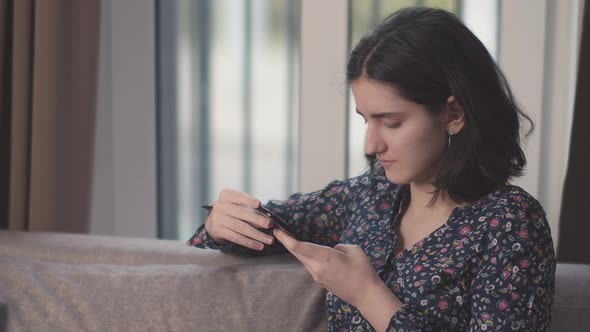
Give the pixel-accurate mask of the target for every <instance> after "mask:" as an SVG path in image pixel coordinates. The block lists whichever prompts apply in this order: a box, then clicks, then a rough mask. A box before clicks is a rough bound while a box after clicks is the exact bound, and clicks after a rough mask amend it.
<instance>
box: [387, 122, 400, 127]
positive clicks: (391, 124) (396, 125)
mask: <svg viewBox="0 0 590 332" xmlns="http://www.w3.org/2000/svg"><path fill="white" fill-rule="evenodd" d="M401 125H402V123H401V122H396V123H386V124H385V126H386V127H387V128H399V127H400V126H401Z"/></svg>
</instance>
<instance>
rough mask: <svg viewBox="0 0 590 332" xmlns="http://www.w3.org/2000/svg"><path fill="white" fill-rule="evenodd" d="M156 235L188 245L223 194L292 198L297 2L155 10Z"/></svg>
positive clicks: (228, 0) (249, 0)
mask: <svg viewBox="0 0 590 332" xmlns="http://www.w3.org/2000/svg"><path fill="white" fill-rule="evenodd" d="M157 6H158V7H157V12H158V13H157V15H158V53H159V54H158V56H159V60H158V93H159V95H158V96H159V97H158V99H159V100H158V132H159V135H158V136H159V184H160V185H159V188H160V189H159V190H160V195H159V196H160V199H159V223H160V226H159V233H160V237H163V238H186V236H187V234H190V233H191V232H192V231H194V229H195V227H196V226H197V225H198V224H199V222H201V221H202V220H204V219H205V218H204V217H205V214H204V212H203V211H202V210H201V205H203V204H208V203H210V202H211V201H213V200H215V199H216V198H217V195H218V194H219V192H220V191H221V190H222V189H223V188H232V189H236V190H240V191H244V192H248V193H250V194H252V195H254V196H256V197H258V198H260V199H261V200H263V201H264V200H267V199H270V198H282V197H286V196H287V194H288V193H290V192H293V191H295V190H296V189H297V188H296V185H295V184H296V174H297V160H296V159H297V158H296V157H297V154H296V153H297V146H296V142H297V112H296V110H297V109H298V106H297V104H298V98H297V94H298V93H297V88H298V72H299V69H298V66H299V64H298V60H299V59H298V56H297V54H298V47H299V37H298V33H299V13H300V8H299V6H300V4H299V1H296V0H244V1H234V0H215V1H212V0H201V1H192V0H175V1H159V2H158V4H157Z"/></svg>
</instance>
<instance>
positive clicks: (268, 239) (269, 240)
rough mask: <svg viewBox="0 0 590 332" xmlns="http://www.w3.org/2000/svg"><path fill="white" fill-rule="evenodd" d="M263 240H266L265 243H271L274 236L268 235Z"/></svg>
mask: <svg viewBox="0 0 590 332" xmlns="http://www.w3.org/2000/svg"><path fill="white" fill-rule="evenodd" d="M265 240H266V243H268V244H272V241H273V240H274V237H272V236H269V237H267V238H265Z"/></svg>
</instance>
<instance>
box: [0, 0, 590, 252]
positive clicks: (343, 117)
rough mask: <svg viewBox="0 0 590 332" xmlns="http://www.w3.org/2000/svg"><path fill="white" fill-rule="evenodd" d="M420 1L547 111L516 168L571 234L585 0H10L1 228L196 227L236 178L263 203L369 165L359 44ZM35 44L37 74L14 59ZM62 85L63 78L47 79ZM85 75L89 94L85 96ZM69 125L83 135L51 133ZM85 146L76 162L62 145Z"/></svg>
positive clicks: (173, 234)
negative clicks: (567, 221) (18, 103)
mask: <svg viewBox="0 0 590 332" xmlns="http://www.w3.org/2000/svg"><path fill="white" fill-rule="evenodd" d="M48 3H49V4H48ZM89 4H92V5H89ZM413 5H421V6H429V7H437V8H443V9H445V10H448V11H450V12H453V13H455V14H456V15H457V16H459V17H460V18H461V19H462V20H463V21H464V22H465V23H466V25H467V26H468V27H469V28H470V29H471V30H472V31H473V32H474V33H475V34H476V35H477V36H478V37H479V38H480V39H481V40H482V42H483V43H484V44H485V46H486V47H487V49H488V51H489V52H490V54H491V55H492V56H493V57H494V59H496V61H497V62H498V63H499V65H500V66H501V67H502V69H503V70H504V71H505V73H506V75H507V77H508V79H509V81H510V83H511V85H512V88H513V89H514V92H515V95H516V97H517V99H518V101H519V103H520V104H521V105H522V106H523V108H524V109H525V111H526V112H527V113H528V114H529V115H530V116H531V117H532V118H533V120H534V121H535V123H536V131H535V132H534V134H533V135H532V136H531V137H529V139H528V140H527V141H526V151H525V152H526V155H527V159H528V168H527V172H526V175H525V176H524V177H522V178H520V179H515V180H514V181H513V182H514V183H515V184H517V185H520V186H522V187H523V188H524V189H526V190H527V191H529V192H530V193H531V194H533V196H535V197H537V198H538V199H539V201H540V202H541V203H542V204H543V206H544V207H545V209H546V211H547V215H548V219H549V222H550V224H551V227H552V231H553V237H554V241H555V242H558V238H559V234H558V233H559V229H560V220H561V219H563V217H561V216H560V213H561V208H562V200H563V190H564V189H563V188H564V183H565V180H566V173H567V169H568V160H569V157H570V155H569V153H570V139H571V137H572V123H573V122H574V120H573V119H574V108H575V107H574V106H575V102H576V82H577V80H578V75H579V72H580V70H579V66H578V60H579V50H580V40H581V35H582V28H583V25H582V23H583V9H584V0H567V1H555V0H522V1H509V0H438V1H434V0H422V1H418V0H415V1H405V0H323V1H312V0H95V1H90V0H89V1H85V2H75V1H66V0H63V1H58V0H55V1H48V2H45V3H44V2H35V1H28V0H27V1H21V2H19V1H11V0H1V1H0V8H1V9H2V10H3V12H1V13H2V14H1V15H2V18H6V19H5V20H2V22H4V25H3V26H2V29H3V30H2V34H1V35H2V36H3V39H2V40H0V42H1V43H3V45H8V46H9V47H8V48H3V49H4V50H8V51H5V52H3V53H2V54H3V55H2V56H3V58H0V59H1V60H2V61H0V63H2V64H3V66H0V68H3V70H4V69H5V68H10V67H11V66H12V72H11V73H6V72H3V73H2V76H3V77H7V76H6V75H9V74H10V75H9V76H10V77H9V78H10V79H6V80H5V81H4V82H12V85H10V84H9V85H8V86H10V87H12V90H10V89H8V90H7V89H6V88H5V86H3V87H4V88H3V89H2V90H1V91H9V90H10V91H9V92H10V93H9V94H7V96H11V98H12V99H10V98H9V99H3V100H8V101H6V102H3V105H12V106H11V108H10V109H11V110H12V113H11V115H10V116H8V115H6V116H4V117H3V118H2V119H4V120H3V121H4V122H0V127H1V128H0V129H2V128H4V129H6V128H12V131H11V132H10V133H9V132H7V131H4V137H9V138H11V139H9V140H8V141H9V142H10V143H8V144H3V145H2V146H0V148H3V149H4V150H1V149H0V152H2V151H4V155H7V156H11V158H12V159H11V160H10V161H8V159H5V163H4V164H5V165H8V166H5V167H4V168H0V171H2V170H4V171H3V173H2V175H3V176H4V177H3V178H2V179H3V180H4V181H5V182H6V186H3V187H5V189H4V190H3V191H2V193H0V194H2V195H3V196H0V202H3V205H2V206H0V208H1V207H5V209H4V212H3V213H4V214H3V218H4V219H3V220H4V221H3V224H2V225H3V227H4V228H12V229H29V230H53V231H67V232H87V233H92V234H103V235H119V236H132V237H148V238H166V239H180V240H184V239H187V238H188V237H190V235H191V233H192V232H194V230H195V229H196V228H197V227H198V226H200V225H201V224H202V222H203V221H204V219H205V214H204V212H203V211H202V210H201V205H204V204H208V203H210V202H212V201H214V200H215V199H216V198H217V195H218V194H219V192H220V191H221V190H222V189H223V188H232V189H236V190H240V191H244V192H247V193H250V194H251V195H253V196H256V197H258V198H260V199H261V200H262V201H263V202H264V201H266V200H269V199H284V198H286V197H287V196H288V195H289V194H290V193H294V192H299V191H311V190H316V189H320V188H322V187H323V186H324V185H326V184H327V183H328V182H329V181H332V180H335V179H344V178H347V177H351V176H355V175H358V174H360V173H362V172H363V171H364V170H365V162H364V157H363V144H364V126H363V122H362V119H360V117H359V116H358V115H356V114H355V112H354V103H353V101H352V100H351V96H350V91H349V89H348V87H347V86H346V84H345V65H346V59H347V55H348V53H349V51H350V50H351V48H352V47H353V46H354V45H355V44H356V42H357V41H358V40H359V39H360V38H361V36H363V35H364V34H365V33H367V32H369V31H370V30H371V29H372V28H373V27H374V26H375V25H376V24H378V23H379V22H380V21H381V20H382V19H383V18H384V17H385V16H387V15H388V14H391V13H393V12H394V11H395V10H397V9H400V8H403V7H407V6H413ZM31 13H34V14H35V15H36V16H35V15H32V16H31ZM80 13H83V14H84V15H86V16H84V15H81V14H80ZM22 20H25V22H28V23H27V24H29V25H26V24H22V26H20V25H19V22H22ZM31 22H32V23H35V24H32V23H31ZM64 22H65V23H64ZM27 27H29V28H27ZM6 31H8V32H6ZM47 31H49V32H47ZM51 31H53V32H54V35H53V38H54V40H53V41H51V39H50V41H48V42H44V40H45V39H44V38H42V37H43V36H45V35H47V36H49V35H50V32H51ZM19 34H21V35H24V36H25V37H26V38H17V36H19ZM4 37H6V38H4ZM68 38H69V39H68ZM21 39H22V40H24V41H27V40H29V41H31V40H33V42H30V43H28V44H27V43H26V42H23V43H22V44H23V45H21V44H19V43H18V40H21ZM69 40H73V41H69ZM84 43H87V44H89V45H90V46H88V45H86V44H84ZM27 45H28V46H27ZM52 45H53V46H52ZM55 45H57V46H55ZM84 45H86V46H84ZM52 47H53V48H52ZM67 47H70V51H71V50H73V51H72V52H66V51H64V49H65V48H67ZM21 49H22V50H25V51H26V52H25V51H23V52H24V53H22V54H28V56H29V57H20V56H19V54H21V53H18V52H20V51H19V50H21ZM33 50H34V52H33ZM52 50H53V51H52ZM17 51H18V52H17ZM72 54H73V55H72ZM19 59H25V60H26V59H28V60H27V61H24V62H25V63H24V64H22V68H24V71H23V72H24V73H25V74H26V75H15V70H16V69H15V68H17V65H19V61H20V60H19ZM43 59H46V60H43ZM80 59H83V61H82V60H80ZM84 61H86V62H84ZM6 63H8V64H9V66H6V65H5V64H6ZM27 64H28V65H27ZM83 64H88V66H83ZM29 65H30V66H29ZM78 65H79V66H81V67H79V68H78V67H76V66H78ZM60 66H62V67H60ZM19 68H20V67H19ZM27 68H28V69H27ZM31 68H32V69H31ZM43 68H56V69H52V70H53V71H51V70H49V69H47V70H44V69H43ZM59 68H66V69H65V70H66V71H65V74H64V72H62V71H59ZM71 68H78V69H77V70H73V69H71ZM68 73H69V74H68ZM15 77H16V78H18V77H25V78H26V80H25V82H24V83H22V86H31V87H32V89H25V88H23V89H24V90H23V91H27V93H28V96H29V99H27V98H25V99H23V100H24V101H27V100H29V101H30V102H28V103H26V102H25V103H24V104H23V105H28V106H26V107H25V109H27V110H29V112H28V113H18V112H16V111H15V106H14V104H15V100H18V98H17V97H18V96H17V95H15V91H17V90H16V88H17V85H15V83H14V81H15V80H14V79H15ZM56 77H58V78H56ZM77 79H78V80H77ZM80 79H81V81H79V80H80ZM60 80H61V81H60ZM64 81H65V82H67V84H65V85H64V84H62V83H63V82H64ZM56 82H62V83H59V84H57V83H56ZM80 82H90V84H89V85H88V86H86V85H84V84H80ZM17 83H18V82H17ZM41 87H46V88H45V89H46V90H42V89H41ZM51 89H61V90H56V91H58V92H59V93H49V92H45V93H40V92H38V91H53V90H51ZM81 89H82V90H81ZM84 91H86V92H88V91H89V92H88V93H89V95H88V98H84V99H82V97H80V99H81V100H84V101H89V102H88V104H84V105H82V104H76V103H75V102H69V101H70V100H71V98H74V99H75V98H76V96H84V95H83V94H82V92H84ZM52 96H58V97H59V98H58V97H55V98H54V97H52ZM56 98H57V99H56ZM54 99H55V100H54ZM64 100H65V101H64ZM48 105H49V106H48ZM51 105H53V106H51ZM64 105H65V106H64ZM45 107H52V110H53V111H54V112H56V113H55V114H63V113H64V112H65V111H64V110H66V109H71V110H72V111H71V113H68V114H70V115H68V116H67V117H59V116H57V117H55V116H51V114H52V113H49V112H47V111H46V110H45ZM6 109H9V108H8V107H7V108H6ZM86 109H88V110H90V111H89V112H88V113H87V116H86V117H84V119H85V120H84V121H85V122H84V121H78V122H75V121H72V120H71V119H72V116H73V115H75V116H76V117H79V116H81V115H80V114H81V113H82V111H81V110H86ZM9 113H10V112H3V114H9ZM19 114H24V115H19ZM72 114H73V115H72ZM85 114H86V113H85ZM21 117H22V118H21ZM15 121H16V122H15ZM10 123H12V125H11V126H10V125H7V124H10ZM15 123H16V124H15ZM81 123H83V124H84V125H80V124H81ZM49 124H50V125H49ZM60 124H62V125H63V126H66V127H67V126H70V127H73V128H78V129H77V130H78V131H77V134H76V133H74V134H72V135H70V136H67V138H63V137H62V138H61V139H55V140H48V137H53V136H51V135H50V134H47V133H53V134H55V135H57V136H59V134H60V133H62V134H63V130H64V129H63V127H60ZM70 127H68V128H70ZM14 128H23V132H25V133H28V134H27V135H28V136H27V135H23V136H22V137H24V138H23V140H20V139H17V138H15V133H18V132H19V131H17V130H15V129H14ZM35 128H45V129H43V130H45V131H46V134H36V135H35V134H34V133H35V132H36V131H35ZM37 130H38V129H37ZM0 132H2V131H0ZM57 136H56V137H57ZM82 136H83V137H84V140H81V139H79V137H82ZM27 137H28V138H27ZM72 137H74V138H73V139H72ZM15 142H16V143H18V144H20V145H18V146H19V147H22V148H23V151H24V152H23V153H22V155H21V154H17V155H15V151H20V149H19V148H14V147H12V148H9V147H10V146H14V144H16V143H15ZM19 142H20V143H19ZM83 143H84V144H83ZM50 144H51V145H50ZM49 147H51V148H49ZM59 147H61V148H59ZM64 147H68V149H69V150H68V151H69V153H70V154H67V153H65V154H64V155H63V156H62V155H59V154H58V153H57V152H56V151H58V150H59V151H63V150H64ZM27 151H28V152H27ZM71 155H75V156H76V158H77V159H76V158H74V159H75V160H76V161H75V162H71V163H65V164H67V165H69V166H65V167H64V163H63V159H61V160H62V162H59V158H58V157H56V156H62V157H63V158H70V157H68V156H71ZM72 158H73V157H72ZM74 159H72V160H74ZM56 160H57V161H56ZM15 163H16V164H15ZM48 165H49V166H48ZM0 166H1V165H0ZM80 169H84V170H85V171H84V172H80ZM17 170H20V171H17ZM17 175H18V177H17ZM19 179H20V180H19ZM47 188H53V189H47ZM15 206H16V207H15ZM9 207H10V209H9ZM0 210H1V209H0ZM52 220H53V221H52Z"/></svg>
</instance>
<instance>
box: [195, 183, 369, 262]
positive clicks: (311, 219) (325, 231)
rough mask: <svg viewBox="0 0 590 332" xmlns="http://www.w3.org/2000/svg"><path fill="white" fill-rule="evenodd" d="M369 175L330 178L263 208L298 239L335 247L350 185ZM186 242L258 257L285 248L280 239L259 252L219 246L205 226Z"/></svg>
mask: <svg viewBox="0 0 590 332" xmlns="http://www.w3.org/2000/svg"><path fill="white" fill-rule="evenodd" d="M363 177H364V178H365V180H363ZM368 177H369V175H367V174H365V175H361V176H360V177H358V178H352V179H348V180H346V181H333V182H331V183H330V184H329V185H327V186H326V187H325V188H323V189H322V190H318V191H315V192H311V193H306V194H303V193H296V194H293V195H291V196H290V197H289V198H288V199H287V200H284V201H279V200H271V201H269V202H268V203H267V204H265V207H266V208H268V209H269V210H271V211H272V212H274V213H275V214H277V215H278V216H279V217H281V218H282V219H283V220H284V221H285V222H287V223H289V224H290V226H292V228H293V229H295V230H297V231H298V235H299V236H300V237H301V240H303V241H309V242H314V243H317V244H320V245H325V246H334V245H336V244H337V243H338V240H339V238H340V234H341V233H342V231H343V230H344V229H345V227H346V224H347V211H348V209H349V204H350V202H351V191H352V187H355V190H358V188H357V187H359V186H358V184H360V183H361V182H362V183H368V182H369V179H368ZM187 244H188V245H191V246H194V247H198V248H210V249H218V250H221V251H223V252H228V253H232V254H236V255H241V256H258V255H264V254H270V253H278V252H285V251H286V250H285V248H284V247H283V246H282V245H281V244H280V242H279V241H275V242H274V243H273V244H272V245H270V246H265V248H264V249H263V250H261V251H257V250H252V249H249V248H245V247H243V246H240V245H237V244H234V243H229V242H228V243H227V244H223V245H220V244H218V243H216V242H215V241H214V240H213V239H212V238H211V237H210V236H209V234H208V233H207V230H206V229H205V227H204V225H202V226H201V227H199V229H198V230H197V231H196V232H195V234H194V235H193V236H192V237H191V238H190V239H189V240H188V243H187Z"/></svg>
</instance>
